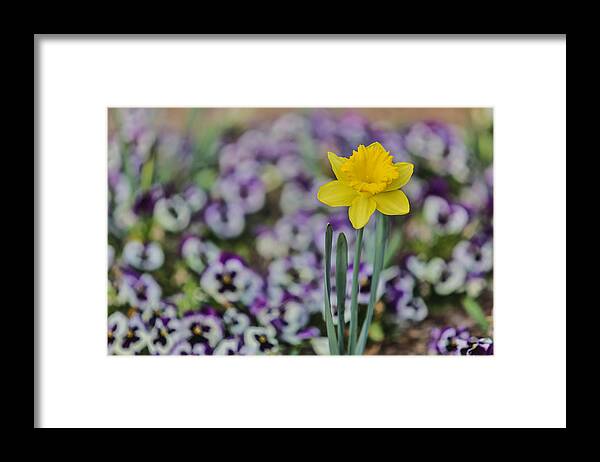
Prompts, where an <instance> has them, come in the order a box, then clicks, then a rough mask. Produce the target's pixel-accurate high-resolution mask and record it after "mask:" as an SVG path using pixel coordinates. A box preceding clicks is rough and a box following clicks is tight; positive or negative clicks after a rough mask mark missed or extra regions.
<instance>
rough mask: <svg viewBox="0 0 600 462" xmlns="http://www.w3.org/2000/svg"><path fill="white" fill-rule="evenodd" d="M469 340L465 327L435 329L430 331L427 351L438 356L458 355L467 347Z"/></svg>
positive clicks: (469, 336) (469, 335)
mask: <svg viewBox="0 0 600 462" xmlns="http://www.w3.org/2000/svg"><path fill="white" fill-rule="evenodd" d="M470 338H471V334H470V333H469V330H468V329H467V328H465V327H460V328H456V327H452V326H447V327H444V328H441V329H440V328H435V329H433V330H432V331H431V340H430V343H429V351H430V352H431V353H433V354H438V355H460V351H461V349H463V348H466V347H468V345H469V340H470Z"/></svg>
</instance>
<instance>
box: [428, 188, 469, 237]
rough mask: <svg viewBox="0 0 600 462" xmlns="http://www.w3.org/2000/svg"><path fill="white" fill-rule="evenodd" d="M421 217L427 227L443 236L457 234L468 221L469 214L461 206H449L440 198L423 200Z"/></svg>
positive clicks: (433, 197) (434, 197)
mask: <svg viewBox="0 0 600 462" xmlns="http://www.w3.org/2000/svg"><path fill="white" fill-rule="evenodd" d="M423 216H424V217H425V220H426V221H427V223H428V224H429V225H431V226H433V227H434V229H436V230H437V231H438V232H440V233H443V234H458V233H460V232H462V230H463V229H464V227H465V226H466V225H467V223H468V221H469V214H468V212H467V211H466V210H465V208H464V207H463V206H461V205H458V204H450V203H449V202H448V201H447V200H446V199H444V198H443V197H440V196H428V197H427V198H426V199H425V201H424V202H423Z"/></svg>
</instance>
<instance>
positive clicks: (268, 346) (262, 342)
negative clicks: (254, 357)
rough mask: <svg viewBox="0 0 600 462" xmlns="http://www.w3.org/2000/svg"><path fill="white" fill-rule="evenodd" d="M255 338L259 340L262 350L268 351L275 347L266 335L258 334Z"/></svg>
mask: <svg viewBox="0 0 600 462" xmlns="http://www.w3.org/2000/svg"><path fill="white" fill-rule="evenodd" d="M254 338H255V340H256V341H257V342H258V345H259V349H260V351H268V350H270V349H271V348H273V344H272V343H271V342H269V340H268V339H267V337H266V335H264V334H256V335H254Z"/></svg>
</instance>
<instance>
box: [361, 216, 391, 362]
mask: <svg viewBox="0 0 600 462" xmlns="http://www.w3.org/2000/svg"><path fill="white" fill-rule="evenodd" d="M385 230H386V216H385V215H383V214H382V213H378V214H377V229H376V231H375V261H374V262H373V277H372V278H371V296H370V297H369V305H368V307H367V315H366V317H365V320H364V322H363V325H362V329H361V330H360V336H359V338H358V344H357V346H356V354H359V355H362V354H363V352H364V351H365V346H366V345H367V338H368V336H369V327H370V326H371V321H372V320H373V311H374V309H375V303H377V288H378V287H379V275H380V273H381V269H382V268H383V255H384V254H385V234H386V233H385Z"/></svg>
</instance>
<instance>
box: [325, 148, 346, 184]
mask: <svg viewBox="0 0 600 462" xmlns="http://www.w3.org/2000/svg"><path fill="white" fill-rule="evenodd" d="M327 157H328V158H329V163H330V164H331V168H332V170H333V173H334V174H335V177H336V178H337V179H338V180H343V179H344V176H345V175H344V172H342V165H344V163H345V162H346V161H347V160H348V159H347V158H346V157H339V156H336V155H335V154H334V153H333V152H328V153H327Z"/></svg>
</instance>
